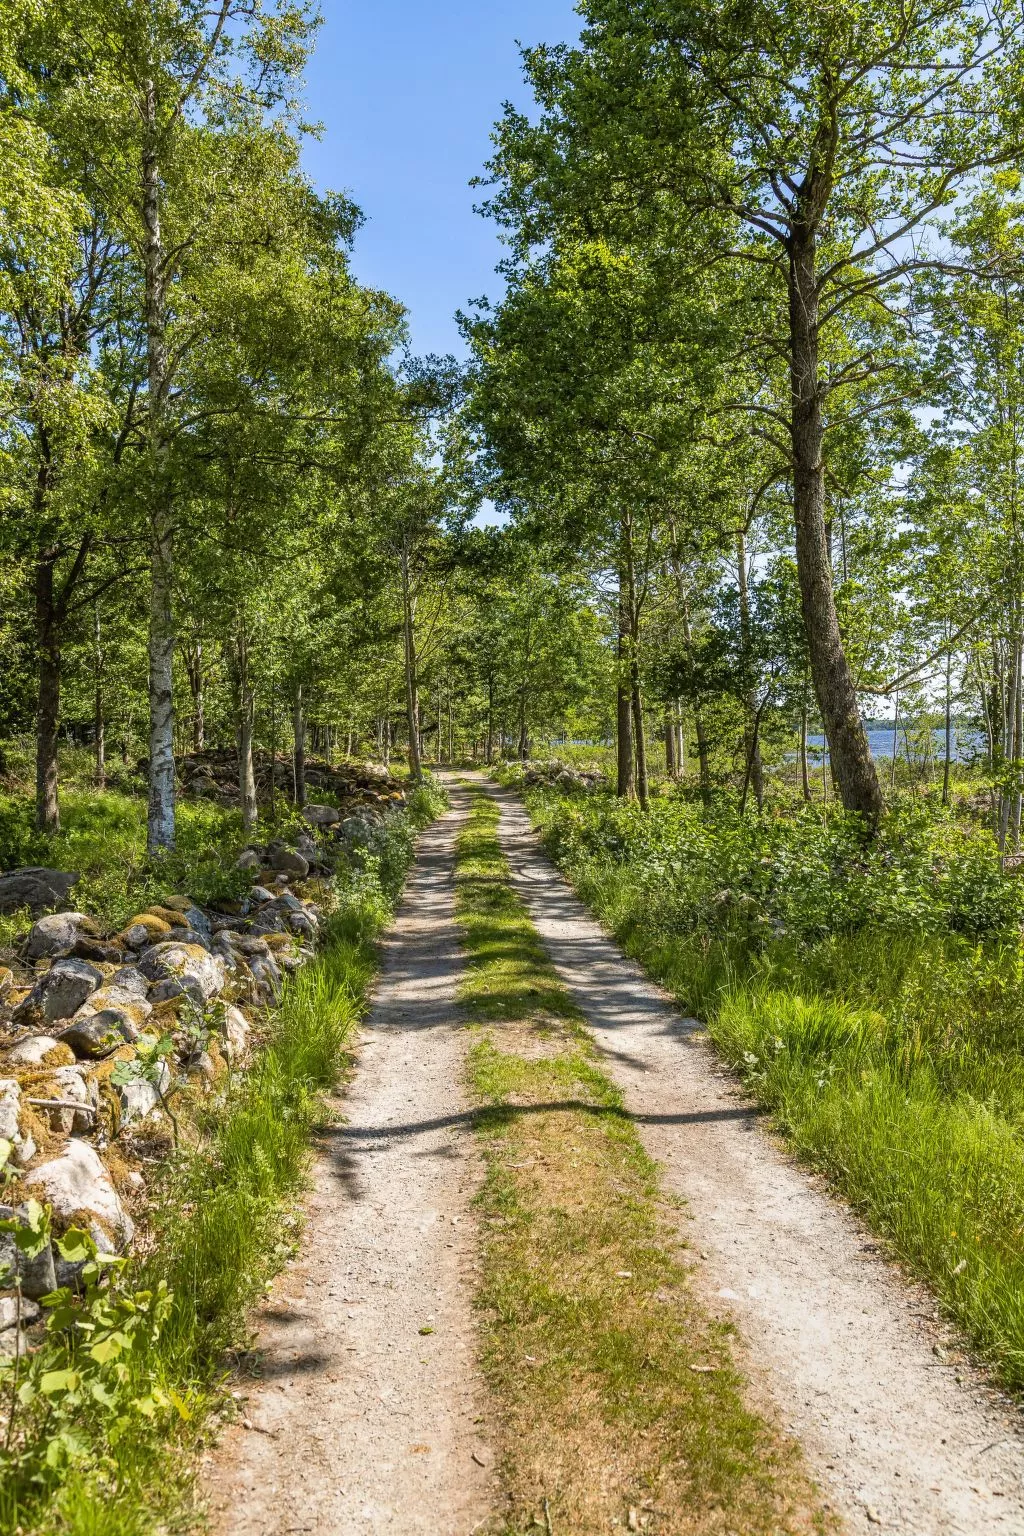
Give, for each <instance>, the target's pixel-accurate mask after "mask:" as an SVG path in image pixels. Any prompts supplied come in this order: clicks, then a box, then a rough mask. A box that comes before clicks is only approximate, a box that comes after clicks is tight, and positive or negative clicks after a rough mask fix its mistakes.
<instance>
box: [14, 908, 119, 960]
mask: <svg viewBox="0 0 1024 1536" xmlns="http://www.w3.org/2000/svg"><path fill="white" fill-rule="evenodd" d="M99 936H100V930H99V926H98V925H97V924H96V923H95V922H94V921H93V919H92V918H91V917H87V916H86V914H85V913H84V912H51V913H49V914H48V915H47V916H46V917H41V918H39V920H38V921H37V922H35V923H33V924H32V927H31V929H30V930H29V935H28V941H27V943H26V945H25V954H26V955H27V956H28V958H29V959H30V960H48V959H52V958H53V957H55V956H57V955H67V954H70V952H71V951H72V950H73V949H74V947H75V945H76V944H77V943H78V940H79V939H98V938H99Z"/></svg>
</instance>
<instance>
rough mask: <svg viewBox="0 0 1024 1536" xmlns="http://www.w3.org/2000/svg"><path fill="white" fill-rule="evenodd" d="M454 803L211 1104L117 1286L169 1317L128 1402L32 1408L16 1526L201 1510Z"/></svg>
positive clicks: (11, 1532) (63, 1360)
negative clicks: (398, 906) (215, 1445)
mask: <svg viewBox="0 0 1024 1536" xmlns="http://www.w3.org/2000/svg"><path fill="white" fill-rule="evenodd" d="M441 804H442V801H441V798H440V797H439V796H438V795H437V794H436V792H434V791H433V790H429V789H426V790H419V791H416V792H415V794H414V795H413V796H411V797H410V804H409V809H408V812H407V813H406V814H405V815H403V816H401V817H396V818H395V819H394V821H393V823H392V826H391V831H390V834H389V836H388V838H387V839H386V846H385V847H384V849H383V852H382V853H381V854H380V855H378V856H374V857H373V858H371V859H368V860H366V861H365V863H364V868H363V870H362V871H361V872H357V873H356V874H354V876H353V877H352V878H351V879H350V881H349V882H348V883H347V884H346V885H345V886H344V887H343V888H342V890H341V892H340V906H339V910H338V912H337V913H336V914H335V915H334V916H333V917H332V918H331V919H330V922H329V924H328V926H327V929H326V932H325V934H324V938H323V945H322V948H321V951H320V953H319V955H318V956H317V958H316V960H315V961H313V962H311V963H310V964H309V965H308V966H306V967H305V968H303V970H301V971H300V972H299V973H298V974H297V976H296V978H295V979H294V980H293V981H291V982H289V984H288V985H287V987H286V989H285V992H284V995H283V998H282V1001H281V1005H280V1007H279V1009H278V1010H277V1011H276V1013H275V1015H274V1017H273V1019H272V1021H271V1024H270V1027H269V1030H268V1032H267V1036H266V1040H265V1042H264V1044H263V1046H262V1048H261V1050H260V1051H259V1054H258V1056H257V1058H256V1059H255V1061H254V1062H253V1064H252V1066H251V1068H250V1070H249V1071H248V1072H247V1073H245V1074H244V1075H243V1076H242V1077H240V1078H239V1079H238V1080H237V1082H236V1084H235V1086H234V1088H233V1089H232V1091H231V1092H229V1094H228V1096H227V1098H226V1100H225V1101H223V1103H222V1104H221V1105H220V1106H219V1107H215V1108H213V1109H211V1110H210V1111H209V1112H208V1114H207V1116H206V1123H205V1125H203V1126H202V1127H201V1128H202V1129H203V1130H204V1131H205V1135H204V1136H203V1138H202V1140H201V1141H200V1142H199V1143H198V1144H197V1145H196V1146H195V1147H193V1148H192V1149H190V1150H188V1151H187V1152H183V1153H182V1154H181V1155H180V1156H179V1158H178V1159H177V1160H176V1161H174V1162H173V1163H172V1164H170V1165H169V1166H168V1168H167V1170H166V1173H165V1177H164V1182H163V1186H162V1188H161V1189H159V1190H158V1192H157V1196H158V1198H157V1201H156V1208H155V1209H154V1211H153V1213H152V1216H151V1220H150V1222H149V1230H148V1233H147V1248H146V1251H145V1252H144V1253H140V1254H139V1255H138V1257H136V1258H134V1259H133V1260H132V1262H131V1264H130V1265H129V1266H128V1269H127V1270H126V1272H125V1274H124V1275H123V1276H120V1277H118V1278H117V1279H116V1280H115V1282H114V1287H113V1288H112V1293H111V1294H117V1295H122V1296H124V1297H126V1298H128V1301H129V1305H130V1304H131V1298H132V1297H135V1296H138V1295H140V1294H141V1295H146V1294H150V1295H156V1294H158V1293H159V1292H160V1291H161V1288H163V1290H164V1292H165V1293H166V1294H167V1295H168V1297H169V1300H168V1302H167V1305H166V1315H165V1316H164V1317H163V1319H162V1321H161V1323H160V1326H159V1327H158V1328H149V1329H146V1330H143V1331H142V1332H141V1333H140V1334H139V1336H138V1338H137V1340H136V1342H135V1344H134V1346H133V1348H132V1349H131V1350H130V1351H125V1352H124V1354H123V1355H122V1357H121V1358H120V1360H119V1361H118V1362H116V1364H117V1365H118V1366H119V1367H120V1371H121V1375H120V1379H116V1378H115V1376H114V1374H112V1373H108V1374H109V1380H108V1382H107V1385H106V1388H105V1392H106V1397H107V1398H111V1396H112V1397H113V1401H103V1400H101V1397H97V1396H94V1395H91V1394H90V1393H89V1392H88V1391H86V1390H84V1389H82V1390H80V1391H78V1392H77V1393H76V1392H74V1391H72V1392H71V1394H70V1395H68V1394H65V1395H64V1397H63V1398H60V1399H57V1398H56V1397H55V1396H50V1397H46V1396H45V1395H42V1394H39V1395H37V1397H36V1399H35V1400H34V1401H33V1402H32V1403H31V1404H29V1405H28V1406H27V1407H26V1408H25V1409H24V1410H23V1412H22V1416H21V1418H20V1419H19V1420H17V1421H16V1424H17V1426H18V1428H17V1433H16V1434H15V1436H14V1437H13V1438H12V1445H11V1450H10V1453H9V1454H8V1456H7V1458H6V1465H5V1467H4V1476H3V1478H2V1480H0V1533H2V1536H153V1533H155V1532H158V1531H159V1532H160V1533H161V1536H163V1533H170V1532H179V1531H186V1530H191V1529H193V1528H194V1526H195V1523H196V1520H197V1519H199V1518H200V1515H199V1512H198V1511H197V1509H196V1506H195V1500H194V1493H193V1482H194V1475H195V1457H196V1453H197V1451H198V1450H199V1449H201V1447H202V1446H203V1445H204V1443H207V1441H208V1440H209V1438H210V1432H211V1429H212V1428H213V1425H214V1418H215V1415H216V1412H217V1410H218V1409H219V1408H223V1407H225V1406H226V1403H227V1399H226V1396H225V1393H224V1390H223V1383H224V1380H225V1377H226V1376H227V1375H228V1373H229V1370H230V1366H231V1361H232V1357H233V1352H234V1351H235V1350H237V1349H239V1348H244V1347H245V1346H246V1345H247V1343H248V1322H247V1316H248V1313H249V1310H250V1308H251V1307H252V1306H253V1305H254V1304H255V1303H256V1302H257V1301H258V1300H259V1298H260V1297H261V1296H262V1295H263V1294H265V1291H266V1287H267V1285H268V1283H269V1281H270V1279H271V1278H272V1277H273V1276H274V1275H275V1274H276V1273H277V1272H278V1271H279V1270H280V1269H281V1268H282V1266H283V1264H284V1263H285V1262H286V1261H287V1259H288V1258H289V1256H290V1255H291V1254H292V1252H294V1249H295V1245H296V1241H297V1237H298V1233H299V1228H300V1219H299V1216H298V1214H297V1212H296V1209H295V1202H296V1199H297V1197H298V1195H299V1194H300V1192H301V1191H302V1189H303V1187H304V1185H305V1182H306V1177H307V1172H308V1167H309V1159H310V1148H311V1143H312V1140H313V1137H314V1135H315V1133H316V1130H317V1128H318V1127H319V1126H320V1125H321V1124H322V1123H323V1119H324V1114H325V1098H326V1095H327V1094H328V1093H329V1092H330V1091H331V1090H332V1089H334V1088H335V1087H336V1086H337V1083H338V1081H339V1077H340V1074H341V1073H342V1071H343V1069H344V1066H345V1062H346V1054H345V1045H346V1042H347V1040H348V1038H349V1035H350V1033H351V1031H352V1028H353V1026H354V1025H355V1023H356V1021H357V1020H358V1018H359V1017H360V1015H361V1013H362V1011H363V1008H364V1006H365V1003H366V1000H367V997H368V994H369V989H370V985H371V983H372V980H373V977H374V975H375V973H376V968H377V954H376V948H375V943H376V939H377V938H378V936H379V934H380V933H381V931H382V930H383V928H384V927H385V926H386V924H387V923H388V922H389V921H390V918H391V914H392V910H393V904H394V902H395V900H396V899H397V896H398V894H399V891H400V888H401V885H402V882H403V879H404V875H405V873H406V870H407V867H408V865H409V863H410V862H411V858H412V853H413V839H414V834H415V832H416V831H417V830H418V829H419V828H420V827H422V826H424V825H426V824H427V823H428V822H429V821H430V820H432V819H434V817H435V816H436V815H437V814H438V813H439V810H440V808H441ZM86 1326H87V1327H88V1326H89V1325H88V1320H86ZM88 1349H89V1334H88V1333H87V1332H85V1333H83V1332H82V1331H81V1329H80V1327H79V1328H76V1327H75V1326H72V1327H71V1328H70V1329H67V1328H65V1329H63V1330H59V1331H58V1330H55V1329H53V1328H51V1333H50V1335H48V1339H47V1342H46V1343H45V1344H44V1345H43V1347H42V1353H43V1356H44V1357H45V1358H42V1359H41V1360H40V1362H39V1365H40V1367H43V1368H47V1369H61V1370H64V1371H68V1370H75V1369H76V1368H81V1366H82V1365H83V1363H86V1364H87V1361H86V1357H87V1354H88ZM38 1374H39V1372H38V1370H37V1375H38ZM115 1389H116V1390H115ZM140 1405H141V1406H140ZM69 1429H70V1430H73V1433H71V1434H69V1433H68V1431H69Z"/></svg>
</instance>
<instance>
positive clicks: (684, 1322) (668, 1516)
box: [457, 794, 822, 1536]
mask: <svg viewBox="0 0 1024 1536" xmlns="http://www.w3.org/2000/svg"><path fill="white" fill-rule="evenodd" d="M497 817H498V811H497V807H496V806H495V804H494V802H493V801H492V800H491V799H490V798H489V797H487V796H486V795H483V794H476V795H475V796H474V808H473V813H472V816H471V819H470V821H469V823H468V825H467V827H466V828H465V830H464V831H463V832H462V834H461V835H460V838H459V842H458V857H457V902H458V913H459V918H460V921H461V923H462V926H463V929H464V933H465V942H466V946H467V950H468V954H469V967H468V973H467V979H466V982H465V984H464V988H463V1000H464V1003H465V1005H466V1007H467V1009H468V1011H469V1014H470V1017H471V1019H472V1021H473V1025H474V1028H475V1029H476V1031H477V1038H476V1041H475V1043H474V1045H473V1048H472V1051H471V1058H470V1060H471V1075H472V1087H473V1090H474V1092H475V1095H476V1096H477V1097H478V1099H479V1100H480V1101H481V1102H482V1103H483V1105H484V1106H485V1108H484V1110H483V1112H482V1114H481V1117H480V1121H479V1125H480V1135H481V1139H482V1144H483V1149H484V1153H485V1158H486V1165H487V1175H486V1181H485V1185H484V1188H483V1191H482V1193H481V1195H480V1197H479V1208H480V1214H481V1219H482V1226H483V1231H484V1242H483V1287H482V1294H481V1305H482V1309H483V1317H484V1335H485V1370H486V1373H487V1376H488V1378H489V1381H490V1384H491V1387H492V1389H493V1391H494V1393H495V1396H496V1398H497V1401H498V1403H499V1404H500V1406H501V1412H502V1416H503V1428H504V1468H503V1470H504V1476H505V1486H506V1488H507V1491H508V1495H509V1501H510V1505H509V1513H508V1516H507V1520H506V1523H505V1526H504V1528H505V1529H506V1530H508V1531H509V1532H511V1531H525V1530H529V1529H530V1528H531V1527H534V1528H536V1527H540V1528H541V1529H546V1530H548V1531H552V1532H558V1533H568V1532H572V1533H573V1536H586V1533H589V1532H597V1531H602V1532H605V1531H607V1530H608V1529H609V1527H610V1526H613V1527H614V1526H619V1527H621V1528H622V1529H624V1530H625V1529H651V1530H653V1531H660V1532H678V1533H683V1532H686V1533H689V1532H696V1531H700V1532H707V1533H714V1532H722V1533H725V1532H738V1531H742V1532H744V1533H745V1536H755V1533H759V1532H765V1533H767V1532H773V1533H774V1532H783V1531H785V1532H796V1531H808V1530H815V1529H820V1528H821V1522H822V1517H821V1514H820V1512H819V1511H818V1510H817V1507H816V1501H815V1497H814V1494H813V1491H812V1490H811V1488H810V1487H809V1485H808V1483H807V1480H806V1478H805V1476H804V1474H803V1472H802V1470H801V1466H800V1463H799V1460H798V1455H797V1453H796V1451H795V1449H794V1448H793V1447H792V1446H790V1445H788V1444H784V1443H783V1442H782V1441H781V1440H780V1438H779V1437H778V1436H777V1435H776V1434H775V1433H774V1432H773V1430H772V1429H771V1428H770V1427H769V1426H768V1425H767V1424H766V1423H765V1422H764V1421H763V1420H762V1419H760V1418H759V1417H758V1416H757V1415H756V1414H755V1413H753V1412H751V1411H750V1409H749V1408H748V1407H747V1406H746V1405H745V1403H744V1392H743V1381H742V1379H741V1375H740V1373H739V1371H738V1370H737V1368H736V1366H735V1364H734V1363H733V1359H732V1352H731V1342H730V1336H729V1330H728V1329H727V1327H725V1326H724V1325H723V1324H720V1323H718V1322H716V1321H714V1320H713V1319H711V1318H710V1317H708V1316H707V1315H706V1314H705V1313H704V1312H703V1311H702V1309H701V1307H700V1306H699V1305H698V1303H697V1302H696V1300H695V1298H694V1297H693V1295H692V1294H691V1291H690V1287H689V1283H688V1277H687V1270H686V1266H685V1263H684V1260H683V1256H682V1254H681V1252H680V1251H679V1250H680V1243H679V1238H678V1234H677V1232H676V1230H675V1228H674V1225H673V1223H672V1221H671V1219H670V1213H669V1212H668V1211H667V1210H666V1209H665V1207H664V1203H663V1202H662V1200H661V1197H660V1196H659V1191H658V1182H657V1176H656V1170H655V1168H654V1166H653V1164H652V1163H651V1161H650V1160H649V1158H648V1157H647V1156H646V1154H645V1153H644V1151H643V1148H642V1147H641V1145H640V1142H639V1139H638V1137H637V1134H636V1131H635V1128H634V1126H633V1124H632V1121H631V1120H630V1119H629V1117H628V1115H626V1113H625V1112H624V1110H623V1106H622V1102H621V1099H620V1097H619V1094H618V1092H617V1090H616V1089H615V1087H614V1085H613V1084H612V1083H611V1082H610V1081H609V1079H608V1078H607V1077H606V1076H605V1074H604V1073H603V1071H602V1070H601V1067H600V1064H599V1061H598V1058H597V1054H596V1051H595V1048H594V1047H593V1046H592V1044H591V1042H590V1038H589V1036H588V1034H587V1032H586V1029H585V1028H584V1022H583V1019H582V1018H581V1016H580V1014H579V1013H578V1011H577V1010H576V1008H575V1007H574V1005H573V1003H572V1001H571V999H570V998H569V996H568V994H567V993H566V991H565V989H564V988H563V987H562V985H561V983H560V982H559V980H558V978H557V976H556V974H555V972H554V970H553V968H552V966H551V964H550V962H549V961H548V959H547V957H546V955H545V952H544V949H543V947H542V945H541V942H540V939H539V937H538V935H537V933H536V930H535V929H534V927H533V925H532V923H531V921H530V919H529V916H528V913H527V911H526V909H525V907H524V906H523V904H522V902H521V901H520V900H519V898H518V897H517V896H516V894H515V893H514V891H513V890H512V888H511V885H510V882H509V874H508V868H507V865H506V863H505V861H504V858H503V857H502V854H501V851H500V848H499V845H498V839H497V830H496V825H497Z"/></svg>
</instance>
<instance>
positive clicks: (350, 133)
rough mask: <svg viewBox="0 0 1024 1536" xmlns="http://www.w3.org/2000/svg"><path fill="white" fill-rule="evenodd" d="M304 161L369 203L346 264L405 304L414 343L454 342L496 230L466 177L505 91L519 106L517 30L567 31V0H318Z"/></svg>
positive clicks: (549, 34)
mask: <svg viewBox="0 0 1024 1536" xmlns="http://www.w3.org/2000/svg"><path fill="white" fill-rule="evenodd" d="M322 5H323V15H324V25H323V27H322V29H321V32H320V37H319V40H318V46H317V50H316V54H315V57H314V58H313V61H312V63H311V65H310V68H309V71H308V75H307V81H308V90H307V102H308V107H309V113H310V116H311V117H312V118H314V119H318V120H319V121H321V122H322V123H323V124H324V129H325V132H324V136H323V138H322V139H321V140H320V141H319V142H318V143H312V142H311V143H309V144H308V145H307V149H306V153H305V164H306V169H307V171H308V172H309V174H310V175H311V176H312V177H313V179H314V181H315V182H316V183H317V184H318V185H319V186H320V187H322V188H331V189H332V190H334V191H344V192H347V193H349V194H350V195H351V196H353V197H354V199H355V201H356V202H357V203H358V204H359V205H360V207H361V208H362V209H363V212H364V214H365V215H366V224H365V225H364V227H363V228H362V229H361V230H360V232H359V235H358V237H357V242H356V251H355V261H354V266H355V272H356V275H357V276H358V277H359V279H360V280H361V281H363V282H366V283H370V284H372V285H373V286H375V287H378V288H385V289H387V290H388V292H390V293H393V294H394V295H395V297H396V298H398V299H400V300H401V301H402V303H403V304H405V305H406V307H407V308H408V309H409V311H410V327H411V335H412V348H413V351H414V352H417V353H426V352H461V351H462V347H461V342H460V338H459V334H458V331H457V328H456V325H455V321H454V318H453V316H454V313H455V310H456V309H458V308H459V307H465V306H466V305H467V304H468V303H469V301H470V300H471V299H473V298H476V297H479V296H480V295H481V294H484V293H486V294H488V295H490V296H491V297H494V295H495V294H496V293H498V292H499V290H500V280H499V279H498V278H497V277H496V276H495V275H494V267H495V265H496V263H497V262H498V260H499V259H500V256H501V248H500V246H499V244H498V240H497V235H496V231H495V229H494V227H493V225H491V224H490V223H489V222H488V221H487V220H485V219H482V218H480V217H479V215H477V214H475V213H474V212H473V204H474V202H475V201H477V200H478V199H479V196H480V194H479V193H478V192H474V191H473V190H472V189H471V188H470V186H469V185H468V183H469V180H470V178H471V177H472V176H474V175H476V174H477V173H478V172H479V171H480V170H481V169H482V168H483V164H484V161H485V160H486V159H487V156H488V152H489V134H490V131H491V127H492V125H493V123H494V121H495V119H496V118H497V117H499V116H500V113H501V105H502V102H503V101H505V100H506V99H511V100H512V101H514V102H515V103H516V105H517V106H520V107H524V108H525V107H527V106H528V105H529V100H530V98H529V92H528V90H527V88H526V86H525V85H524V84H523V81H522V75H521V70H520V62H519V53H518V49H517V47H516V39H517V38H518V39H520V40H521V41H522V42H523V43H526V44H530V43H537V42H559V41H565V40H571V39H574V38H575V37H576V36H577V35H578V30H579V19H578V17H577V16H576V15H575V14H574V9H573V0H377V3H370V4H367V3H365V0H322Z"/></svg>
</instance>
